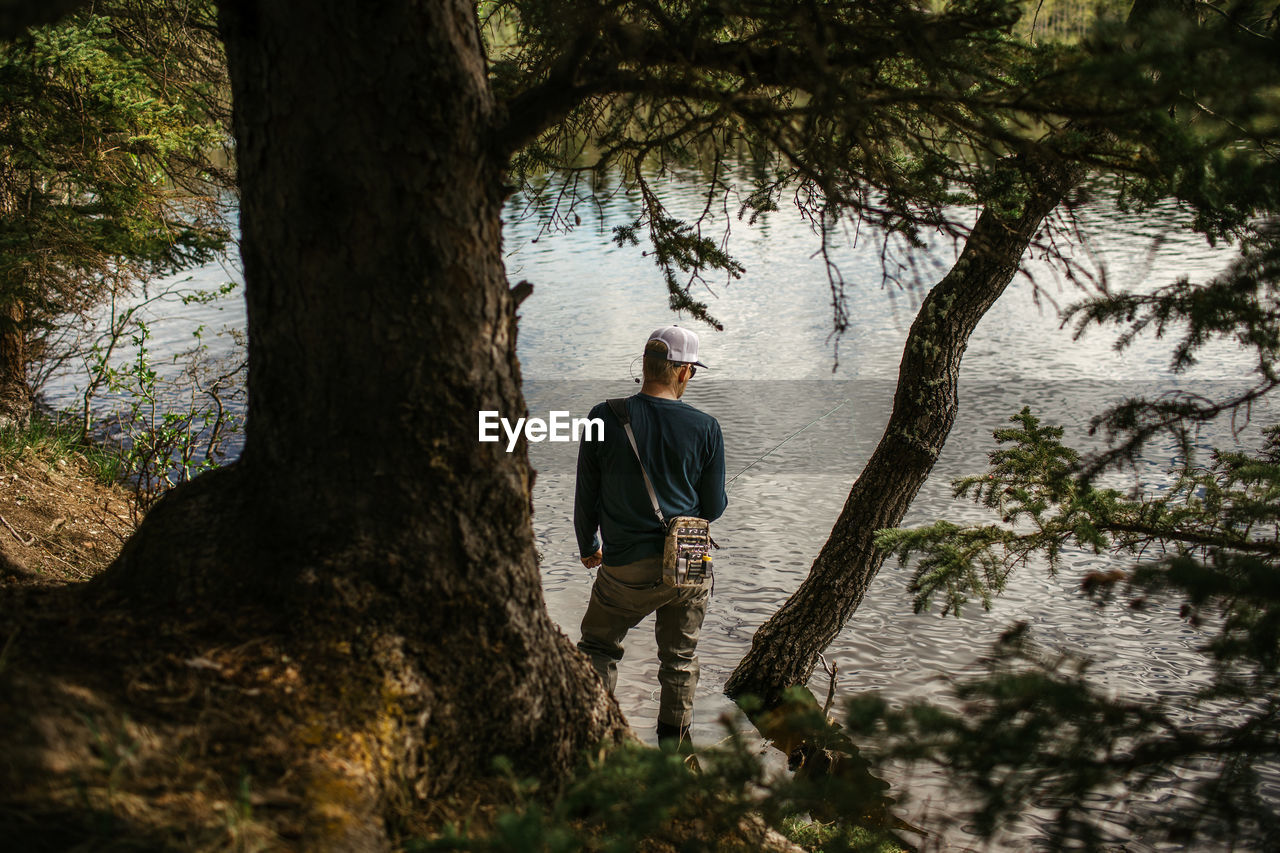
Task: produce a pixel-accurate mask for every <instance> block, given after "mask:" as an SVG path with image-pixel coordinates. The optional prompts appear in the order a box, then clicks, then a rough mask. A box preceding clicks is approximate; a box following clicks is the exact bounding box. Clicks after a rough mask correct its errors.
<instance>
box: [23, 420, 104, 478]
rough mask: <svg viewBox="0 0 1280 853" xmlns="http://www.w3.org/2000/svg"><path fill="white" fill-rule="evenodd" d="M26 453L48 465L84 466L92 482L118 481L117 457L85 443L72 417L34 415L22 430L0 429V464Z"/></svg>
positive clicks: (94, 445)
mask: <svg viewBox="0 0 1280 853" xmlns="http://www.w3.org/2000/svg"><path fill="white" fill-rule="evenodd" d="M28 453H31V454H34V455H35V456H36V457H37V458H40V459H44V460H45V461H47V462H48V463H49V464H50V465H56V464H58V463H59V462H67V463H82V464H87V465H88V467H89V469H90V470H91V471H92V472H93V475H94V479H96V480H97V481H98V482H100V483H102V484H103V485H108V486H109V485H112V484H113V483H117V482H119V481H120V474H121V469H120V466H121V461H120V456H119V455H118V454H115V453H111V452H110V451H108V450H106V449H104V448H102V447H100V446H99V445H96V444H93V443H92V442H90V441H87V440H85V438H84V436H83V435H82V434H81V432H80V427H79V424H78V423H77V421H76V419H75V418H71V417H67V416H64V415H56V414H55V415H47V414H42V413H37V414H33V415H32V416H31V423H30V424H29V425H28V426H27V428H26V429H25V430H19V429H14V428H13V427H6V428H4V429H0V462H7V461H10V460H15V459H20V458H22V457H23V456H24V455H26V454H28Z"/></svg>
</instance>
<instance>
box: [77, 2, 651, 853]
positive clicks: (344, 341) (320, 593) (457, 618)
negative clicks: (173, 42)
mask: <svg viewBox="0 0 1280 853" xmlns="http://www.w3.org/2000/svg"><path fill="white" fill-rule="evenodd" d="M222 30H223V37H224V39H225V41H226V46H227V54H228V59H229V63H230V70H231V79H232V85H233V97H234V108H235V135H236V144H237V156H238V163H239V169H240V182H241V186H242V208H241V211H242V213H241V225H242V233H243V238H242V255H243V261H244V277H245V296H246V300H247V304H248V335H249V411H250V416H249V421H248V424H247V427H246V436H245V448H244V453H243V456H242V458H241V459H240V460H239V461H238V462H236V463H235V464H234V465H232V466H229V467H228V468H226V469H224V470H220V471H216V472H214V473H212V474H210V475H206V476H204V477H201V478H199V479H198V480H196V481H194V482H192V483H191V484H189V485H188V486H186V487H184V488H180V489H178V490H175V491H174V492H173V493H171V495H170V496H169V497H166V498H165V499H164V500H162V501H161V502H160V503H159V504H158V505H157V506H156V507H155V508H154V509H153V510H152V511H151V513H150V514H149V515H148V517H147V518H146V520H145V522H144V523H143V525H142V526H141V527H140V529H139V530H138V532H137V534H136V535H135V536H134V537H133V538H132V539H131V540H130V542H129V543H128V544H127V545H126V547H125V550H124V552H123V553H122V555H121V557H120V558H119V560H118V561H117V563H116V564H115V565H114V566H113V567H112V569H111V570H110V571H109V572H108V573H107V574H106V576H105V577H104V579H103V583H102V587H103V588H104V589H105V590H106V591H107V592H109V593H111V594H116V595H118V594H123V595H127V596H129V597H130V598H132V599H133V600H135V601H138V602H150V603H152V604H154V605H163V606H165V607H171V606H174V605H177V606H188V607H189V606H198V607H200V608H201V609H203V610H208V609H210V608H227V609H232V610H234V609H240V610H244V609H245V608H249V607H254V608H258V609H260V610H261V611H262V612H264V613H267V614H273V615H275V616H276V617H277V618H278V623H277V624H276V626H275V627H277V628H279V627H280V626H284V627H285V629H286V630H287V631H288V632H289V633H290V635H291V636H295V637H298V638H301V639H300V640H299V641H298V645H299V647H300V648H302V649H304V652H302V653H307V652H306V651H305V650H306V649H310V650H312V652H311V653H312V654H313V655H320V654H321V653H320V652H316V651H315V650H317V649H319V650H323V649H326V648H327V649H329V650H330V651H329V653H328V657H327V658H325V659H324V660H323V664H324V665H325V666H327V667H330V668H333V667H335V666H340V667H344V668H345V670H346V672H347V676H346V677H347V678H348V679H349V685H344V686H343V689H342V690H341V694H342V695H343V696H348V695H351V696H354V697H355V698H354V699H352V702H353V704H352V706H351V709H350V713H349V714H348V719H347V720H346V723H345V724H346V725H347V726H349V727H350V730H351V731H357V732H359V731H364V732H366V733H367V734H368V735H369V737H372V738H375V739H376V740H377V747H376V749H370V750H366V753H367V754H366V756H365V757H366V758H368V760H369V761H371V762H373V764H374V765H375V770H376V772H375V773H374V774H373V776H374V781H373V783H372V784H369V783H367V781H365V782H361V781H360V780H358V779H355V778H354V777H353V778H351V779H346V780H345V781H343V780H338V781H339V783H340V784H335V785H329V786H327V787H325V786H323V785H319V784H317V785H311V786H310V789H311V790H313V791H316V790H322V789H323V790H330V791H333V792H335V793H334V794H333V796H332V797H331V798H330V799H331V800H333V801H335V802H331V803H329V805H331V806H334V807H335V808H336V807H341V808H344V809H346V811H347V813H348V817H349V818H350V819H348V820H346V821H345V823H344V826H345V828H342V827H337V826H336V824H335V823H334V822H332V821H330V824H331V826H330V830H331V832H330V835H328V836H325V837H319V836H317V837H315V838H311V839H308V840H307V842H306V846H307V847H308V849H318V848H350V847H357V848H358V847H364V846H377V845H378V844H380V843H381V841H380V838H379V834H380V832H381V826H382V823H381V822H380V820H379V815H378V812H379V803H380V802H382V801H383V799H385V796H386V792H387V789H388V788H389V787H391V786H393V785H394V786H395V787H398V788H401V789H403V787H404V786H405V785H407V786H409V787H411V788H412V789H413V790H416V791H417V792H418V794H419V795H422V796H426V797H430V796H433V795H439V794H443V793H446V792H451V791H457V790H459V789H460V788H462V787H465V786H466V785H467V784H468V783H469V782H471V781H473V780H475V779H476V778H478V777H483V776H484V775H486V774H488V773H489V772H491V767H492V764H491V762H492V758H493V757H494V756H497V755H506V756H508V757H510V758H511V759H513V761H514V763H515V765H516V769H517V771H518V772H519V773H521V774H522V775H525V776H533V777H535V778H539V779H543V780H549V781H555V780H558V779H561V778H563V777H565V776H566V775H567V773H568V772H569V771H570V769H571V766H572V764H573V762H574V761H575V760H576V757H577V755H578V753H579V752H580V750H581V749H582V748H584V747H587V746H590V745H592V744H594V743H597V742H598V741H600V740H601V739H605V738H619V737H621V736H622V735H623V734H624V733H625V731H626V724H625V721H624V720H623V718H622V716H621V714H620V712H619V710H618V708H617V705H616V704H615V703H614V702H613V700H612V699H610V698H609V697H608V696H607V694H606V693H604V692H603V690H602V689H601V687H600V684H599V680H598V679H597V678H595V677H594V676H593V675H592V673H591V671H590V669H589V667H588V665H587V664H586V661H585V658H583V657H582V656H581V655H580V654H579V653H578V652H577V651H576V650H575V649H573V648H572V646H571V645H570V643H569V642H568V640H567V638H566V637H565V636H564V635H563V634H562V633H561V632H560V631H559V629H558V628H556V626H555V625H554V624H553V623H552V621H551V620H550V618H549V616H548V614H547V612H546V608H545V605H544V601H543V598H542V591H541V586H540V579H539V572H538V567H537V564H536V561H535V557H534V548H533V534H532V528H531V524H530V489H531V486H532V481H533V471H532V470H531V469H530V467H529V464H528V459H527V454H526V452H525V451H526V448H524V447H523V446H522V447H520V448H519V450H518V452H515V453H505V452H503V449H502V448H501V447H499V446H498V445H495V444H480V443H478V442H477V441H476V426H475V425H476V416H477V411H479V410H482V409H494V410H498V411H501V412H502V413H503V414H504V415H507V416H509V417H511V416H517V415H521V414H523V413H524V412H525V404H524V401H523V398H522V395H521V390H520V368H519V364H518V362H517V360H516V355H515V352H516V347H515V333H516V315H515V311H516V307H517V305H516V299H515V298H514V297H513V296H512V294H511V292H510V291H509V289H508V287H507V284H506V278H505V273H504V270H503V265H502V253H501V221H500V213H501V205H502V202H503V195H504V192H505V190H504V187H503V177H504V170H503V166H504V158H503V156H502V155H501V154H500V153H497V152H493V151H491V150H490V148H489V147H488V140H489V138H490V134H491V132H492V127H493V126H494V123H495V122H496V121H497V120H498V118H497V117H496V116H495V112H497V111H495V107H494V102H493V98H492V96H491V94H490V91H489V89H488V83H487V79H486V69H485V57H484V53H483V51H482V47H481V43H480V38H479V31H478V25H477V21H476V15H475V9H474V5H473V4H471V3H468V2H466V0H431V2H426V0H421V1H420V2H411V0H403V2H388V3H379V4H374V5H367V4H353V3H345V2H341V0H325V2H305V3H304V2H298V0H294V2H249V0H240V2H227V3H224V4H222ZM264 618H265V617H264ZM334 650H338V651H334ZM335 662H336V663H335ZM316 663H317V665H319V664H320V660H319V659H317V661H316ZM348 686H350V687H351V689H349V690H348V689H347V687H348ZM331 734H332V735H334V736H336V737H337V738H342V737H343V735H342V733H338V732H335V733H331ZM350 739H351V738H350V731H348V732H347V738H346V740H345V741H344V742H349V741H350ZM370 756H372V757H370ZM344 760H346V761H348V762H350V761H351V760H353V759H351V757H350V756H349V755H348V756H346V757H345V758H344ZM339 763H340V762H339ZM330 764H333V762H330ZM317 772H320V771H317ZM331 772H333V773H336V774H339V775H341V772H342V771H340V770H332V768H331ZM368 775H369V774H365V776H366V777H367V776H368ZM339 800H340V801H341V802H336V801H339ZM335 827H336V828H335Z"/></svg>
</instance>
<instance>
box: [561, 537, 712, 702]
mask: <svg viewBox="0 0 1280 853" xmlns="http://www.w3.org/2000/svg"><path fill="white" fill-rule="evenodd" d="M655 611H656V615H655V620H656V621H655V624H654V635H655V636H656V637H657V640H658V683H659V684H660V685H661V686H662V698H661V699H660V701H659V703H658V722H660V723H666V724H668V725H672V726H688V725H689V723H690V722H691V721H692V719H693V692H694V690H695V689H696V688H697V686H698V655H697V648H698V632H699V631H700V630H701V629H702V619H703V617H704V616H705V615H706V613H707V588H706V587H702V588H689V589H675V588H674V587H669V586H667V585H666V584H664V583H663V582H662V558H661V557H650V558H647V559H644V560H639V561H637V562H634V563H629V564H627V565H625V566H601V567H600V569H599V571H598V572H597V573H596V582H595V583H594V584H593V585H592V587H591V601H590V603H588V604H587V612H586V614H585V615H584V616H583V617H582V639H581V640H579V641H578V648H580V649H582V651H584V652H586V653H587V655H588V656H589V657H590V658H591V664H592V666H594V667H595V668H596V672H598V673H599V674H600V678H601V679H603V680H604V683H605V685H606V686H607V687H608V688H609V692H610V693H612V692H613V689H614V687H616V686H617V683H618V661H620V660H622V652H623V649H622V641H623V639H624V638H625V637H626V636H627V632H628V631H630V630H631V629H632V628H634V627H635V626H636V625H637V624H638V623H639V622H640V620H641V619H643V618H644V617H646V616H648V615H649V614H650V613H655Z"/></svg>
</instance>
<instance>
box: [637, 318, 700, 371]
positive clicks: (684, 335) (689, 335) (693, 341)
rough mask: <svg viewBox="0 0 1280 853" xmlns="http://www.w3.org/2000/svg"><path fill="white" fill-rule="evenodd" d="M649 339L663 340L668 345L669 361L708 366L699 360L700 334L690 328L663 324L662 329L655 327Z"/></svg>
mask: <svg viewBox="0 0 1280 853" xmlns="http://www.w3.org/2000/svg"><path fill="white" fill-rule="evenodd" d="M649 340H651V341H662V342H663V343H664V344H666V345H667V361H678V362H681V363H682V364H696V365H698V367H702V368H706V367H707V366H706V365H705V364H703V363H702V362H700V361H698V336H697V334H695V333H694V332H692V331H690V330H689V329H682V328H680V327H679V326H663V327H662V328H660V329H654V330H653V332H652V334H650V335H649Z"/></svg>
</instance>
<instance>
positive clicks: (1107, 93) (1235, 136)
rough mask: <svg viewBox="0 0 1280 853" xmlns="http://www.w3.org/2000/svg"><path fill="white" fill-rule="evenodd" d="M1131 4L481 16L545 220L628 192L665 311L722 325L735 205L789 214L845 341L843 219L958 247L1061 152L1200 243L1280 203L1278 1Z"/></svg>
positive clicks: (594, 1) (1036, 184)
mask: <svg viewBox="0 0 1280 853" xmlns="http://www.w3.org/2000/svg"><path fill="white" fill-rule="evenodd" d="M1128 6H1129V4H1119V3H1109V4H1100V5H1097V6H1095V5H1093V4H1090V5H1089V7H1088V8H1085V7H1084V6H1082V5H1081V4H1078V3H1072V2H1070V0H1057V2H1050V3H1021V2H1006V0H970V1H969V2H951V3H932V4H924V5H913V4H885V3H881V2H877V1H876V0H845V2H836V3H825V4H808V5H803V6H795V5H794V4H766V3H757V2H750V0H693V2H690V0H667V1H664V2H656V3H654V2H644V3H632V2H623V3H603V2H598V0H555V2H546V0H512V2H501V3H497V2H495V3H483V4H481V14H482V19H483V22H484V24H485V26H484V33H485V35H486V39H487V41H488V44H489V49H490V55H491V57H492V59H493V62H492V64H491V66H490V72H491V82H492V85H493V88H494V91H495V93H496V94H497V95H498V97H499V99H500V100H501V101H502V102H504V103H505V104H506V105H507V107H508V110H509V116H510V120H509V122H508V123H507V125H506V126H505V127H504V128H502V129H501V130H500V132H499V134H498V137H499V142H498V144H499V145H502V146H505V149H506V150H509V151H511V152H512V155H513V156H512V160H511V172H512V177H513V182H514V184H516V185H517V186H518V187H519V188H520V189H522V190H523V192H524V193H525V195H526V197H527V198H531V199H534V200H535V201H534V202H533V203H531V204H530V205H529V208H528V209H529V210H530V211H531V212H536V213H537V215H540V216H543V217H544V222H545V223H546V227H549V228H564V229H570V228H573V227H574V226H575V225H576V224H577V223H579V222H580V221H581V217H580V216H579V215H578V213H577V212H576V211H578V210H580V209H581V208H582V207H584V206H587V207H590V206H593V205H595V204H597V203H598V202H599V201H600V200H601V199H602V198H603V197H609V196H612V195H615V194H619V193H627V194H630V195H632V196H633V197H634V198H635V199H636V200H637V201H638V203H639V207H640V213H639V215H638V216H637V217H636V218H635V220H634V221H633V222H632V223H630V224H629V225H627V226H626V227H624V228H622V229H619V230H618V231H617V232H616V234H615V236H616V238H617V239H618V240H619V241H620V242H632V243H638V242H639V240H640V239H641V238H642V237H643V238H647V239H648V241H649V242H650V243H651V244H652V246H653V247H654V251H653V257H654V260H655V262H656V263H657V264H658V265H659V267H661V269H662V271H663V276H664V279H665V281H666V284H667V289H668V291H669V293H670V294H671V305H672V307H673V308H675V309H676V310H680V311H688V312H690V313H691V314H692V315H693V316H695V317H698V318H702V319H704V320H707V321H708V322H711V323H712V324H713V325H714V324H715V321H714V320H713V319H711V318H710V317H709V316H708V315H707V306H706V304H705V303H703V302H701V301H698V300H697V299H695V298H694V297H693V295H692V292H691V289H692V288H693V287H694V286H695V285H700V284H701V285H706V284H707V281H706V280H705V276H706V275H707V274H708V273H710V272H717V271H718V272H719V273H722V274H723V277H724V281H725V282H726V283H729V282H732V280H733V279H735V278H737V277H738V276H739V275H741V273H742V269H741V268H740V267H739V266H738V265H737V264H736V263H735V262H734V261H733V258H732V253H731V252H730V251H729V249H728V238H729V236H730V231H731V228H732V222H733V219H734V217H735V214H736V216H737V218H739V219H741V218H747V219H750V220H752V221H754V220H755V219H756V218H757V217H759V216H762V215H770V214H773V213H775V212H778V211H780V210H782V209H783V208H786V207H791V208H793V209H794V210H796V211H797V212H798V213H799V214H800V215H801V216H802V217H803V218H804V219H805V220H806V221H808V222H809V223H810V224H811V225H812V227H813V230H814V232H815V235H816V236H817V238H818V240H819V251H820V252H821V253H822V256H823V257H824V259H825V260H827V264H828V272H829V277H830V286H831V291H832V310H833V325H834V328H835V331H836V332H841V331H843V330H844V329H845V328H846V326H847V324H848V320H849V314H848V310H847V306H846V304H845V295H844V280H843V278H842V277H841V275H840V272H839V270H838V269H837V268H836V267H835V265H834V264H833V263H832V262H831V260H830V257H831V256H830V251H829V250H830V245H829V241H830V239H831V234H832V233H833V230H834V228H835V226H836V225H837V224H839V223H841V222H842V221H843V222H848V223H850V224H851V225H854V226H859V225H866V224H870V225H872V226H874V227H873V229H871V230H872V232H873V233H877V234H882V235H887V236H885V237H884V238H883V239H884V240H885V241H886V244H885V246H884V247H882V248H883V249H884V250H885V252H882V257H887V249H888V247H889V244H890V243H894V244H898V245H900V246H901V247H905V248H907V249H908V250H909V249H911V248H915V247H919V246H920V245H922V243H923V237H922V235H923V234H925V233H927V232H933V231H941V232H942V233H944V234H948V235H951V236H953V237H956V238H962V237H964V236H965V234H966V233H967V228H968V225H967V222H968V221H969V220H968V211H969V210H970V209H971V208H972V207H973V206H974V205H982V206H985V207H987V208H988V209H994V210H996V211H998V212H1000V213H1001V214H1002V215H1004V216H1006V217H1009V218H1012V219H1017V218H1018V217H1019V216H1021V215H1022V212H1023V211H1024V210H1025V209H1026V202H1027V201H1028V200H1029V199H1030V198H1033V197H1035V196H1036V195H1037V194H1042V193H1043V192H1044V191H1045V187H1044V183H1043V182H1044V180H1045V178H1046V176H1047V174H1049V173H1053V172H1055V171H1058V172H1061V171H1062V169H1061V165H1062V164H1063V163H1072V164H1075V165H1077V166H1079V167H1081V168H1083V169H1087V170H1091V171H1094V172H1101V173H1104V174H1108V175H1111V176H1114V178H1115V186H1116V187H1117V190H1118V196H1119V200H1120V203H1121V204H1122V205H1124V206H1126V207H1142V206H1146V205H1150V204H1153V203H1155V202H1156V201H1158V200H1160V199H1164V198H1168V197H1174V198H1178V199H1180V200H1182V201H1183V202H1184V203H1185V204H1186V205H1187V206H1188V208H1189V211H1190V216H1191V220H1190V224H1191V225H1192V226H1193V227H1195V228H1197V229H1199V230H1201V231H1203V232H1204V233H1205V234H1206V235H1207V236H1208V237H1209V238H1210V239H1215V240H1216V239H1222V238H1229V237H1238V236H1240V235H1242V234H1243V233H1245V232H1246V231H1247V230H1248V228H1249V225H1250V223H1251V222H1252V221H1253V217H1254V216H1255V215H1256V214H1257V213H1258V212H1259V211H1265V210H1274V209H1275V208H1276V203H1277V201H1278V199H1277V197H1276V192H1277V190H1276V187H1280V180H1277V178H1280V175H1277V172H1276V168H1277V166H1276V162H1277V160H1276V157H1275V151H1276V143H1277V139H1276V134H1277V133H1278V132H1280V121H1277V109H1276V108H1277V101H1276V97H1275V93H1276V92H1277V91H1280V67H1278V66H1277V60H1276V56H1278V55H1280V51H1276V50H1275V30H1276V20H1277V19H1276V17H1275V16H1274V15H1273V14H1272V12H1273V11H1274V3H1259V2H1253V0H1245V1H1244V2H1238V3H1234V4H1229V5H1223V6H1213V7H1206V9H1207V11H1203V12H1199V13H1192V12H1190V11H1189V10H1188V9H1187V8H1185V7H1184V6H1183V5H1181V4H1177V3H1174V2H1168V3H1163V2H1152V3H1142V4H1137V5H1136V6H1135V7H1134V9H1133V12H1132V14H1128V17H1127V19H1125V15H1126V13H1128V12H1129V9H1128ZM668 176H681V177H684V178H689V177H693V178H694V179H696V180H700V181H701V182H702V183H704V184H705V186H706V187H707V199H706V204H705V205H704V206H703V209H702V210H701V211H700V212H696V213H693V214H688V215H673V214H672V213H670V212H669V211H667V210H666V209H665V207H664V206H663V203H662V200H661V179H662V178H664V177H668ZM713 228H714V229H717V230H718V237H717V238H716V239H707V238H706V234H705V233H704V232H707V231H710V230H711V229H713ZM859 233H865V231H860V232H859ZM1046 245H1047V246H1051V244H1046ZM882 273H883V276H884V280H885V282H887V283H897V284H903V283H904V282H902V281H900V280H899V279H898V275H900V273H898V272H895V267H894V266H893V265H892V264H889V263H887V262H886V263H884V264H882ZM905 283H906V284H913V283H914V282H905Z"/></svg>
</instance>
